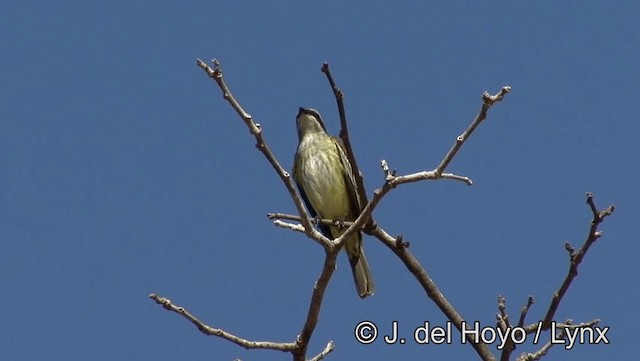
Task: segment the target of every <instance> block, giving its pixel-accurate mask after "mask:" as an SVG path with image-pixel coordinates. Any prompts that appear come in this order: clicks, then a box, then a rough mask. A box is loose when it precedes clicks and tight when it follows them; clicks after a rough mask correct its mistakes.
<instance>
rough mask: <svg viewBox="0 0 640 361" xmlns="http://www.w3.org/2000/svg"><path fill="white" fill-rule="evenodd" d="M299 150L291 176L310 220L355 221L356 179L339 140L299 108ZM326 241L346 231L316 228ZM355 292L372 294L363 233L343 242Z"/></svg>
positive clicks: (308, 111)
mask: <svg viewBox="0 0 640 361" xmlns="http://www.w3.org/2000/svg"><path fill="white" fill-rule="evenodd" d="M296 126H297V129H298V148H297V151H296V154H295V157H294V161H293V177H294V180H295V182H296V185H297V186H298V189H299V191H300V195H301V196H302V199H303V200H304V203H305V205H306V207H307V209H308V210H309V214H310V215H311V216H312V217H320V218H324V219H333V220H343V221H355V219H356V218H357V217H358V215H359V214H360V209H361V203H360V202H361V201H360V198H359V197H358V192H357V186H356V182H355V177H354V175H353V172H352V170H351V165H350V163H349V159H348V158H347V154H346V151H345V148H344V145H343V143H342V141H341V140H340V139H339V138H336V137H333V136H330V135H329V134H327V130H326V128H325V125H324V122H323V121H322V117H321V116H320V113H318V111H317V110H315V109H311V108H302V107H301V108H300V109H299V110H298V115H297V116H296ZM319 229H320V231H321V232H322V234H324V235H325V236H326V237H327V238H329V239H334V238H338V237H339V236H340V235H342V233H343V232H344V231H345V230H346V228H344V227H342V228H341V227H338V226H336V225H330V226H328V225H319ZM344 249H345V251H346V253H347V256H348V258H349V263H350V265H351V271H352V272H353V279H354V281H355V284H356V291H357V292H358V295H359V296H360V297H361V298H365V297H367V296H371V295H373V292H374V284H373V278H372V276H371V271H370V269H369V265H368V264H367V258H366V257H365V255H364V249H363V245H362V233H361V232H360V231H358V232H355V233H353V234H352V235H351V236H350V237H349V238H348V239H347V240H346V241H345V243H344Z"/></svg>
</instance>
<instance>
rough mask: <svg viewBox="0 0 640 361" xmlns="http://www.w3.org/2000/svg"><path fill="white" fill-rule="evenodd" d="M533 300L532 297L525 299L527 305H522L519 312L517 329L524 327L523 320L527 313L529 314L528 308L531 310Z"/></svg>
mask: <svg viewBox="0 0 640 361" xmlns="http://www.w3.org/2000/svg"><path fill="white" fill-rule="evenodd" d="M534 302H535V301H534V299H533V297H532V296H529V298H527V304H526V305H524V306H523V307H522V309H521V310H520V319H519V320H518V327H522V326H524V319H525V318H526V317H527V313H528V312H529V308H531V306H532V305H533V303H534Z"/></svg>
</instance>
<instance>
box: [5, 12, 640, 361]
mask: <svg viewBox="0 0 640 361" xmlns="http://www.w3.org/2000/svg"><path fill="white" fill-rule="evenodd" d="M639 10H640V7H639V6H638V4H637V2H622V1H621V2H616V3H615V5H612V4H610V3H604V2H562V3H556V2H549V1H547V2H539V1H536V2H532V3H526V4H525V3H522V2H521V3H519V4H515V5H510V6H504V5H501V6H499V5H493V4H487V3H485V2H482V3H481V2H438V3H429V4H427V2H422V3H417V2H415V3H408V2H406V3H405V2H403V3H399V4H398V3H396V4H394V5H390V4H389V3H388V2H382V1H375V2H369V3H367V5H366V7H365V6H363V4H362V3H356V2H350V4H342V3H339V2H327V3H324V4H322V5H319V4H316V3H313V4H312V3H310V2H304V3H302V2H283V1H276V2H247V1H234V2H230V1H229V2H212V1H187V2H181V3H179V4H178V2H146V1H108V2H79V1H76V2H74V1H58V2H48V1H39V2H38V1H36V2H30V1H22V2H18V1H11V2H5V3H4V4H3V5H1V6H0V40H1V43H2V44H3V51H2V54H1V55H0V72H1V73H2V86H1V87H0V115H1V119H2V121H1V123H0V124H1V129H2V131H1V132H0V166H1V169H2V171H1V172H0V201H1V202H0V204H1V205H2V206H1V207H0V212H1V213H0V242H1V244H2V251H1V252H0V279H1V281H2V282H1V285H2V286H1V287H0V295H1V296H2V305H3V310H4V311H3V312H2V313H1V315H0V325H2V326H1V327H0V358H1V359H3V360H40V359H43V358H47V359H52V360H86V359H92V360H113V359H123V360H129V359H130V360H145V359H154V360H158V361H161V360H188V359H204V358H208V359H219V360H233V359H235V358H241V359H242V360H256V359H261V360H282V359H288V358H289V357H288V356H287V355H283V354H281V353H278V352H273V351H247V350H244V349H242V348H239V347H237V346H235V345H232V344H230V343H228V342H226V341H223V340H220V339H216V338H212V337H205V336H203V335H202V334H200V333H199V332H198V331H197V330H196V329H195V328H194V327H193V326H192V325H191V324H189V323H188V322H187V321H186V320H184V319H182V318H180V317H178V316H177V315H175V314H171V313H168V312H166V311H164V310H163V309H161V308H160V307H158V306H156V305H155V304H154V303H153V302H152V301H150V300H149V299H148V298H147V295H148V294H149V293H151V292H155V293H158V294H161V295H163V296H166V297H169V298H170V299H171V300H172V301H173V302H175V303H176V304H179V305H181V306H184V307H187V308H188V309H189V310H190V311H191V312H193V313H194V314H195V315H197V316H198V317H200V318H201V319H202V320H203V321H205V322H207V323H209V324H210V325H212V326H216V327H221V328H223V329H225V330H228V331H230V332H233V333H236V334H237V335H239V336H242V337H245V338H249V339H253V340H274V341H292V340H294V338H295V336H296V334H297V333H298V332H299V330H300V328H301V325H302V321H303V319H304V316H305V314H306V309H307V307H308V299H309V296H310V294H311V289H312V287H313V282H314V281H315V279H316V277H317V275H318V274H319V271H320V267H321V265H322V254H323V253H322V251H321V249H320V248H319V247H318V246H317V245H316V244H315V243H314V242H312V241H310V240H308V239H306V238H304V237H303V236H301V235H300V234H294V233H292V232H290V231H287V230H283V229H279V228H276V227H274V226H273V225H272V224H271V222H270V221H269V220H268V219H267V218H266V217H265V214H266V213H267V212H276V211H279V212H294V209H295V208H294V206H293V204H292V202H291V201H290V199H289V196H288V194H287V192H286V191H285V189H284V188H283V186H282V184H281V182H280V180H279V179H278V177H277V176H276V175H275V173H274V172H273V170H272V169H271V167H270V166H269V164H268V163H267V162H266V161H265V159H264V158H263V156H262V155H261V154H260V153H259V152H257V151H256V150H255V148H254V140H253V138H251V137H250V136H249V134H248V132H247V131H246V128H245V126H244V124H243V123H242V122H241V121H240V119H239V118H238V117H237V116H236V115H235V113H234V112H233V111H232V109H231V108H230V106H229V105H228V104H227V103H225V102H224V101H223V99H222V97H221V94H220V91H219V89H218V88H217V87H216V85H215V83H214V82H212V81H211V80H210V79H208V78H207V77H206V76H205V74H204V73H203V72H202V71H201V70H200V69H199V68H197V67H196V62H195V60H196V58H202V59H203V60H208V59H211V58H214V57H215V58H218V59H219V60H220V61H221V63H222V67H223V70H224V74H225V77H226V80H227V82H228V84H229V85H230V87H231V88H232V90H233V91H234V93H235V95H236V97H237V98H238V100H240V101H241V103H242V104H243V105H244V106H245V108H246V109H247V110H248V111H249V112H250V113H251V114H252V115H253V116H254V117H255V120H256V121H257V122H259V123H260V124H261V125H262V126H263V128H264V131H265V137H266V140H267V141H268V142H269V145H270V146H271V147H272V149H273V151H274V153H275V154H276V155H277V156H278V158H279V160H280V161H281V162H282V163H283V164H284V165H286V166H287V167H290V165H291V163H292V159H293V154H294V151H295V147H296V144H297V139H296V135H295V119H294V118H295V114H296V112H297V109H298V107H299V106H308V107H314V108H316V109H318V110H319V111H320V112H321V113H322V114H323V115H324V118H325V121H326V123H327V126H328V128H329V130H330V131H331V132H333V133H337V132H338V125H337V110H336V107H335V104H334V99H333V97H332V94H331V92H330V90H329V87H328V85H327V83H326V80H325V78H324V76H323V74H322V73H321V72H320V71H319V70H320V66H321V64H322V62H324V61H328V62H330V64H331V67H332V70H333V73H334V76H335V77H336V79H337V81H338V83H339V85H340V86H341V88H342V89H343V90H344V92H345V93H346V108H347V112H348V115H349V120H350V130H351V133H352V142H353V145H354V147H355V150H356V152H357V156H358V161H359V164H360V166H361V168H362V170H363V171H364V173H365V176H366V179H365V181H366V185H367V191H368V192H369V194H371V192H372V191H373V189H375V188H376V187H379V186H380V185H381V184H382V182H383V177H382V172H381V171H380V169H379V166H378V165H379V162H380V160H381V159H383V158H384V159H387V160H388V161H389V162H390V165H391V167H392V168H394V169H397V171H398V172H399V173H400V174H405V173H409V172H414V171H419V170H424V169H432V168H434V167H435V166H436V165H437V164H438V162H439V161H440V159H441V158H442V156H443V155H444V154H445V153H446V151H447V150H448V149H449V147H450V146H451V144H452V143H453V141H454V139H455V137H456V136H457V135H458V134H459V133H461V132H462V130H464V129H465V127H466V126H467V125H468V123H469V122H470V121H471V120H472V119H473V117H474V116H475V114H476V112H477V111H478V109H479V105H480V97H481V94H482V92H483V91H485V90H488V91H490V92H492V93H493V92H496V91H497V90H498V89H500V87H501V86H503V85H510V86H512V88H513V90H512V92H511V93H510V94H509V95H508V96H507V98H506V99H505V101H504V102H502V103H500V104H497V105H496V106H495V107H494V108H492V109H491V111H490V114H489V119H488V120H487V121H486V122H485V123H484V124H483V125H482V126H481V127H480V128H479V129H478V130H477V132H476V133H475V134H474V135H473V137H472V138H471V139H470V140H469V142H468V143H466V144H465V145H464V147H463V149H462V151H461V152H460V154H459V155H458V156H457V157H456V159H455V160H454V161H453V163H452V164H451V165H450V167H449V170H450V171H452V172H455V173H458V174H462V175H466V176H469V177H471V178H472V179H473V180H474V185H473V186H472V187H466V186H464V185H462V184H461V183H457V182H452V181H438V182H423V183H417V184H410V185H405V186H402V187H400V188H398V189H396V190H394V191H393V192H392V193H391V194H389V195H388V196H387V198H385V199H384V201H383V202H382V204H381V205H380V207H379V208H378V210H377V211H376V212H375V217H376V219H377V221H378V222H379V223H380V224H381V226H383V227H384V228H385V229H386V230H387V231H388V232H390V233H392V234H402V235H403V236H404V237H405V239H407V240H409V241H410V242H411V250H412V251H413V253H414V254H415V255H416V257H417V258H418V259H419V260H420V261H421V262H422V264H423V265H424V266H425V268H426V269H427V271H428V272H429V274H430V275H431V276H432V277H433V279H434V280H435V281H436V282H437V284H438V285H439V286H440V287H441V290H442V291H443V292H444V294H445V295H446V296H447V297H448V298H449V300H450V301H451V302H452V303H453V305H454V306H455V307H456V308H457V309H458V310H459V311H460V312H461V313H462V315H463V316H464V317H465V318H466V319H467V320H470V321H476V320H477V321H480V322H481V323H482V324H483V325H493V324H494V323H495V313H496V310H497V304H496V298H497V296H498V295H499V294H504V295H505V297H506V298H507V304H508V310H509V312H510V314H511V315H512V316H513V317H516V316H517V313H518V311H519V309H520V307H521V306H522V305H523V304H524V303H525V301H526V298H527V296H528V295H532V296H534V298H535V299H536V304H535V305H534V306H533V308H532V310H531V312H530V315H529V318H528V321H531V322H533V321H535V320H537V319H539V318H541V317H542V315H543V314H544V312H545V311H546V307H547V305H548V302H549V300H550V297H551V295H552V293H553V292H554V290H556V289H557V288H558V287H559V285H560V283H561V281H562V279H563V278H564V276H565V273H566V270H567V267H568V262H567V255H566V252H565V251H564V249H563V244H564V242H565V241H569V242H571V243H572V244H574V245H575V246H576V247H578V246H579V245H580V244H581V243H582V241H583V239H584V237H585V235H586V233H587V230H588V226H589V222H590V211H589V209H588V207H587V206H586V204H585V202H584V199H585V198H584V193H585V192H587V191H591V192H594V194H595V199H596V203H597V205H598V206H600V207H601V208H604V207H605V206H607V205H609V204H611V203H614V204H615V205H616V206H617V209H616V212H615V214H614V215H613V216H612V217H610V218H609V219H607V220H606V222H605V223H604V224H603V226H602V230H603V231H604V237H603V238H602V239H600V240H599V241H598V242H597V243H596V244H595V246H594V247H593V248H592V249H591V251H590V253H589V254H588V255H587V257H586V259H585V262H584V263H583V265H582V267H581V269H580V274H579V276H578V278H577V279H576V281H575V282H574V284H573V285H572V287H571V289H570V290H569V293H568V295H567V296H566V298H565V300H564V302H563V303H562V305H561V307H560V309H559V311H558V314H557V316H558V319H559V320H562V321H564V320H565V319H573V320H574V321H575V322H581V321H589V320H591V319H594V318H599V319H602V324H601V325H602V326H609V327H610V331H609V333H608V334H607V335H608V337H609V339H610V341H611V344H610V345H580V346H579V347H576V348H575V349H574V350H572V351H570V352H568V351H564V350H562V349H561V348H560V347H556V348H554V349H552V351H551V352H550V354H549V355H548V357H547V358H546V359H547V360H560V359H567V358H570V359H582V360H601V359H604V358H608V359H630V358H632V357H631V356H632V355H637V354H638V352H639V351H640V347H639V346H638V343H637V337H636V335H637V332H636V330H635V327H637V320H638V311H637V305H638V302H639V301H640V292H639V291H638V288H637V286H636V285H637V280H638V276H639V275H640V271H639V268H638V263H637V260H638V256H639V251H640V245H639V243H638V234H639V231H640V226H639V225H638V224H639V222H638V219H639V217H640V210H639V209H640V206H639V204H640V196H639V192H638V188H637V185H636V181H637V179H638V178H640V170H639V168H638V166H637V164H638V154H640V153H639V152H640V146H639V142H638V140H637V139H638V136H640V124H639V122H638V118H637V110H636V109H635V108H636V107H637V103H638V100H640V90H639V88H638V84H639V81H640V79H639V75H640V69H639V65H638V64H639V62H638V59H640V50H639V49H640V48H638V36H639V35H640V25H639V24H638V21H637V18H638V14H639ZM366 252H367V256H368V260H369V263H370V265H371V268H372V271H373V275H374V277H375V280H376V286H377V290H376V291H377V292H376V294H375V296H374V297H372V298H370V299H366V300H364V301H363V300H361V299H359V298H358V297H357V295H356V292H355V291H354V287H353V281H352V279H351V274H350V272H349V267H348V263H347V260H346V257H344V255H341V257H340V259H339V262H338V270H337V272H336V273H335V275H334V278H333V279H332V282H331V284H330V286H329V288H328V291H327V294H326V299H325V303H324V309H323V312H322V314H321V316H320V322H319V325H318V327H317V330H316V333H315V335H314V338H313V340H312V343H311V347H310V355H311V354H315V353H316V352H319V351H320V350H321V349H322V348H323V347H324V345H325V344H326V343H327V342H328V341H329V340H334V341H335V342H336V344H337V348H336V350H335V351H334V354H332V355H331V356H329V359H334V360H343V359H364V358H368V359H374V360H375V359H379V360H383V359H399V358H402V359H403V360H424V359H425V358H426V359H442V358H445V357H446V358H454V359H465V360H468V359H476V356H475V353H474V352H473V350H472V349H471V348H470V347H469V346H468V345H460V344H458V343H454V344H453V345H416V344H413V343H408V344H406V345H384V344H383V343H382V342H376V343H374V344H373V345H366V346H365V345H360V344H358V343H357V342H356V341H355V340H354V337H353V328H354V326H355V325H356V324H357V323H358V322H359V321H362V320H371V321H374V322H377V323H379V324H380V325H381V327H382V328H385V327H386V328H388V327H389V326H388V325H389V323H390V322H391V321H393V320H397V321H398V322H400V327H401V328H404V329H406V330H409V329H412V328H415V327H417V326H419V325H420V324H422V323H423V322H424V321H430V322H431V323H433V324H437V325H442V324H444V322H445V319H444V318H443V316H442V315H441V314H440V312H439V311H438V309H437V308H436V307H435V306H434V305H433V304H432V303H431V302H430V300H429V299H427V298H426V297H425V295H424V292H423V291H422V290H421V289H420V288H419V287H418V285H417V283H416V282H415V281H414V279H413V278H412V276H411V275H410V274H408V273H407V271H406V270H405V268H404V266H403V265H402V264H401V263H400V262H399V261H398V259H397V258H396V257H395V256H394V255H393V254H392V253H391V252H390V251H389V250H387V249H386V248H385V247H384V246H383V245H382V244H380V243H379V242H378V241H377V240H375V239H372V238H367V239H366ZM533 350H535V348H534V347H532V346H531V345H523V346H522V347H519V348H518V349H517V350H516V352H515V353H514V354H515V355H518V354H520V353H521V352H525V351H533Z"/></svg>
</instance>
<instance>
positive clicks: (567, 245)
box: [564, 242, 575, 255]
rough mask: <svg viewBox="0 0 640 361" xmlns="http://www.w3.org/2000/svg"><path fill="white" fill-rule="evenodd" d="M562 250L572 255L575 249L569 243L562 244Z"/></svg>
mask: <svg viewBox="0 0 640 361" xmlns="http://www.w3.org/2000/svg"><path fill="white" fill-rule="evenodd" d="M564 249H565V250H566V251H567V252H569V255H573V252H574V251H575V248H573V246H572V245H571V243H569V242H564Z"/></svg>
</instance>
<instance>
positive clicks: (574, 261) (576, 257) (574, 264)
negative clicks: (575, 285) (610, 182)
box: [543, 193, 615, 329]
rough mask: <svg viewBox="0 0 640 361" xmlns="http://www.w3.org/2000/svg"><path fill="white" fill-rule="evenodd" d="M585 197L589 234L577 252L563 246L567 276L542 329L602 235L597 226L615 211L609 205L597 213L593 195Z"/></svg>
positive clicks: (549, 325)
mask: <svg viewBox="0 0 640 361" xmlns="http://www.w3.org/2000/svg"><path fill="white" fill-rule="evenodd" d="M586 196H587V204H588V205H589V208H590V209H591V211H592V214H593V219H592V220H591V227H589V233H588V234H587V237H586V239H585V241H584V244H583V245H582V247H580V248H579V249H578V250H577V251H574V250H573V248H572V247H571V246H570V245H568V246H565V249H567V250H568V251H569V253H570V255H569V270H568V272H567V275H566V277H565V279H564V281H563V282H562V285H561V286H560V289H558V290H557V291H556V292H555V293H554V294H553V297H552V299H551V304H550V305H549V309H548V310H547V313H546V315H545V317H544V321H543V327H544V329H548V328H549V327H551V321H553V317H554V316H555V314H556V311H557V310H558V306H560V302H561V301H562V298H563V297H564V295H565V294H566V293H567V290H568V289H569V286H571V282H573V280H574V279H575V277H576V276H577V275H578V266H580V263H581V262H582V260H583V259H584V257H585V256H586V254H587V251H589V248H590V247H591V245H593V244H594V243H595V241H596V240H597V239H598V238H600V236H601V235H602V233H601V232H599V231H598V226H599V225H600V223H602V221H603V220H604V219H605V217H607V216H609V215H611V213H613V211H614V209H615V208H614V206H613V205H611V206H609V207H607V208H606V209H604V210H603V211H598V209H597V208H596V205H595V203H594V201H593V194H592V193H587V194H586Z"/></svg>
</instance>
